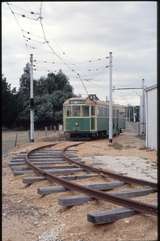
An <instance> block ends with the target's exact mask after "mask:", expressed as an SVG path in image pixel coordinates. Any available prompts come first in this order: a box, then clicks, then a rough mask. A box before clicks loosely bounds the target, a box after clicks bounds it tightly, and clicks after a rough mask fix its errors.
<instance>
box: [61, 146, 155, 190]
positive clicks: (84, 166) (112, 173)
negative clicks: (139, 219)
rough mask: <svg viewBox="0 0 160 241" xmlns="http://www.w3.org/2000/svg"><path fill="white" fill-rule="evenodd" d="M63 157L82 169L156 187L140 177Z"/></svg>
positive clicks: (126, 181) (127, 181)
mask: <svg viewBox="0 0 160 241" xmlns="http://www.w3.org/2000/svg"><path fill="white" fill-rule="evenodd" d="M66 150H67V148H65V149H64V153H65V151H66ZM63 157H64V160H66V161H68V162H70V163H74V164H77V165H78V166H81V167H82V168H83V169H84V170H89V171H92V172H95V173H98V174H100V175H102V176H104V175H105V176H106V175H107V176H109V177H111V178H115V179H118V180H120V181H123V182H125V183H130V184H132V183H134V184H138V185H145V186H150V187H152V188H154V189H157V183H154V182H149V181H145V180H141V179H137V178H133V177H127V176H123V175H121V174H118V173H114V172H110V171H108V170H103V169H101V168H96V167H92V166H90V165H86V164H83V163H80V162H77V161H75V160H72V159H71V158H69V157H67V156H66V155H65V154H64V155H63Z"/></svg>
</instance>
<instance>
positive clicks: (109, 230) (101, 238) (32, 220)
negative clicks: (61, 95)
mask: <svg viewBox="0 0 160 241" xmlns="http://www.w3.org/2000/svg"><path fill="white" fill-rule="evenodd" d="M69 143H70V142H65V143H64V142H63V141H62V143H60V144H58V145H57V146H56V148H62V147H64V146H66V145H67V144H69ZM42 144H47V142H39V143H34V144H29V145H23V146H21V147H20V148H17V149H14V150H13V152H14V153H16V152H17V153H18V152H20V151H24V150H26V151H28V150H30V149H32V148H33V147H35V146H40V145H42ZM74 149H77V154H78V155H79V156H81V157H90V156H101V155H108V156H135V157H141V158H144V159H147V160H148V161H149V162H151V163H153V165H156V152H155V151H151V150H147V149H145V148H144V141H143V140H142V139H140V138H138V137H136V136H135V135H134V134H133V133H130V132H125V133H122V134H121V135H120V136H118V137H115V138H114V141H113V144H112V145H108V140H105V139H103V140H94V141H88V142H85V143H84V144H82V145H80V146H78V147H76V148H75V147H74ZM13 152H12V153H11V154H10V155H8V157H6V158H5V159H4V160H3V179H2V180H3V181H2V185H3V190H2V199H3V212H2V215H3V216H2V237H3V239H2V240H3V241H22V240H23V241H122V240H126V241H131V240H135V241H136V240H141V241H142V240H146V241H148V240H157V218H156V217H155V216H149V215H142V214H141V215H140V214H139V215H135V216H132V217H129V218H125V219H121V220H119V221H117V222H115V223H112V224H103V225H93V224H92V223H89V222H88V221H87V213H89V212H92V211H97V210H100V211H102V210H107V209H108V210H109V209H111V208H114V207H117V206H116V205H114V204H112V203H109V202H104V201H90V202H88V203H85V204H83V205H80V206H74V207H72V208H64V207H62V206H60V205H59V204H58V197H62V196H67V195H72V194H75V193H76V192H70V193H67V192H65V193H57V194H51V195H48V196H45V197H43V198H41V197H40V196H39V195H38V194H37V188H38V187H43V186H49V185H50V184H48V182H47V181H41V182H39V183H35V184H33V185H31V186H30V187H28V188H25V187H24V184H23V182H22V176H16V177H15V176H13V174H12V172H11V170H10V168H9V167H8V162H9V160H10V158H11V155H12V154H13ZM87 163H88V164H93V163H92V161H91V160H89V159H88V160H87ZM104 181H106V180H104V179H103V178H95V177H94V178H91V179H89V180H87V179H86V180H85V179H84V180H83V181H82V180H81V183H82V184H88V183H95V182H96V183H98V182H99V183H100V182H101V183H102V182H104ZM77 182H78V181H77ZM128 188H131V187H130V186H129V185H125V186H124V187H123V188H122V187H119V188H116V189H114V191H116V190H125V189H128ZM134 188H139V187H138V186H135V185H134ZM156 198H157V197H156V194H154V193H153V194H149V195H147V196H144V197H138V198H135V200H141V201H144V202H146V203H155V202H156Z"/></svg>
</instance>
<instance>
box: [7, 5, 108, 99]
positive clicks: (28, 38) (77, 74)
mask: <svg viewBox="0 0 160 241" xmlns="http://www.w3.org/2000/svg"><path fill="white" fill-rule="evenodd" d="M6 3H7V5H8V7H9V9H10V11H11V13H12V14H13V16H14V18H15V20H16V22H17V24H18V26H19V28H20V31H21V34H22V37H23V39H24V40H25V46H26V49H27V52H28V50H29V48H30V49H32V50H35V49H37V48H36V47H33V46H31V45H29V44H28V43H29V41H35V42H39V43H41V44H47V45H48V47H49V49H50V50H51V52H52V54H54V55H55V56H56V57H57V58H58V59H59V60H60V61H61V62H62V63H63V64H64V65H65V66H66V67H67V68H68V69H69V70H70V71H71V73H72V74H76V77H75V78H77V79H79V80H80V81H81V84H82V86H83V88H84V90H85V92H86V94H87V95H88V90H87V87H86V86H85V84H84V82H83V79H82V77H81V75H80V73H79V72H78V71H76V70H75V68H73V67H71V66H70V65H74V66H76V65H77V64H78V63H77V64H67V63H66V62H65V61H64V60H63V58H62V57H61V56H60V55H59V54H58V53H57V52H56V51H55V50H54V49H53V47H52V45H51V44H50V42H49V41H48V39H47V36H46V33H45V30H44V25H43V22H42V19H43V17H42V1H41V3H40V11H39V13H35V12H33V11H32V12H29V11H26V12H29V13H32V14H37V15H38V18H37V20H40V25H41V29H42V33H43V38H41V39H43V40H44V42H43V41H39V40H36V39H33V38H31V37H26V36H25V35H24V32H26V33H27V34H30V35H33V34H31V32H29V31H27V30H24V28H22V27H21V25H20V23H19V21H18V18H17V17H16V14H19V15H21V16H22V15H23V14H20V13H16V12H15V11H14V10H12V8H11V7H10V5H11V4H10V3H8V2H6ZM12 5H13V4H12ZM16 7H17V6H16ZM19 8H20V7H19ZM21 9H22V8H21ZM22 10H23V11H25V10H24V9H22ZM24 17H26V16H25V15H24ZM31 20H34V19H33V18H32V19H31ZM36 37H38V38H40V37H39V36H36ZM105 58H108V57H105ZM105 58H104V57H101V58H97V59H90V60H88V61H84V62H81V63H79V64H83V63H95V62H97V61H102V60H104V59H105ZM43 63H49V64H55V63H56V62H55V61H54V62H53V61H52V62H49V61H43ZM59 64H60V63H59ZM34 70H36V69H34ZM99 70H100V68H99V67H98V68H96V69H95V71H96V72H97V71H99ZM88 71H89V72H92V73H93V72H95V71H94V69H91V68H90V69H88ZM48 72H50V70H48ZM90 78H91V77H90Z"/></svg>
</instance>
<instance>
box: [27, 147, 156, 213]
mask: <svg viewBox="0 0 160 241" xmlns="http://www.w3.org/2000/svg"><path fill="white" fill-rule="evenodd" d="M79 144H81V143H78V144H77V143H76V144H74V145H70V146H68V147H66V148H64V149H63V151H66V150H67V149H68V148H70V147H72V146H76V145H79ZM38 149H40V148H38ZM36 150H37V148H36ZM33 151H34V150H32V151H31V152H28V154H27V156H26V158H25V160H26V163H27V164H28V165H29V166H30V167H31V168H32V169H33V171H34V172H35V173H36V174H38V175H44V176H45V177H46V178H47V179H48V180H52V181H55V182H57V183H59V184H61V185H63V186H64V187H65V188H67V189H69V190H75V191H79V192H82V193H85V194H87V195H89V196H91V197H92V198H95V199H102V200H105V201H109V202H112V203H114V204H116V205H122V206H124V207H128V208H131V209H134V210H136V211H138V212H142V213H146V214H151V215H157V212H158V210H157V207H156V206H155V205H151V204H145V203H142V202H138V201H135V200H129V199H127V198H120V197H115V196H113V195H112V194H108V193H104V192H102V191H97V190H93V189H91V188H88V187H84V186H81V185H79V184H77V183H73V182H70V181H66V180H65V179H63V178H60V177H57V176H55V175H53V174H50V173H48V172H47V171H44V170H42V169H40V168H38V167H36V166H35V165H34V164H33V163H31V162H30V160H29V155H30V153H32V152H33Z"/></svg>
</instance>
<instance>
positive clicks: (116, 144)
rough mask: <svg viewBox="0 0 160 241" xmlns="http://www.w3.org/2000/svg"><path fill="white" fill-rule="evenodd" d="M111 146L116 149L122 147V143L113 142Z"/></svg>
mask: <svg viewBox="0 0 160 241" xmlns="http://www.w3.org/2000/svg"><path fill="white" fill-rule="evenodd" d="M112 146H113V148H114V149H117V150H122V149H123V145H122V144H119V143H118V142H115V143H113V144H112Z"/></svg>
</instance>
